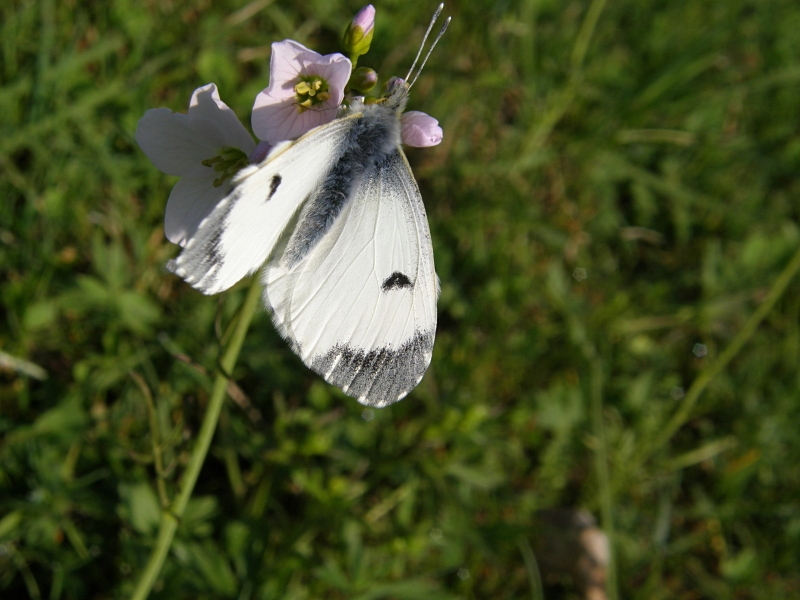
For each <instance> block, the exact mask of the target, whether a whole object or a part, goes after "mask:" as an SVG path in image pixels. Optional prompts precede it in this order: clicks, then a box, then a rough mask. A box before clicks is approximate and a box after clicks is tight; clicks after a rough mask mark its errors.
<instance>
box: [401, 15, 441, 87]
mask: <svg viewBox="0 0 800 600" xmlns="http://www.w3.org/2000/svg"><path fill="white" fill-rule="evenodd" d="M440 7H441V5H440ZM431 25H433V23H431ZM448 25H450V17H447V19H445V22H444V25H442V28H441V29H440V30H439V35H437V36H436V39H435V40H433V43H432V44H431V47H430V49H429V50H428V53H427V54H426V55H425V59H424V60H423V61H422V64H421V65H420V66H419V69H417V74H416V75H414V80H413V81H412V82H411V83H409V84H408V89H411V86H412V85H414V83H415V82H416V81H417V78H418V77H419V75H420V73H422V69H423V67H424V66H425V63H426V62H428V58H430V55H431V52H433V49H434V48H436V44H438V43H439V40H440V39H442V36H443V35H444V32H445V31H447V26H448ZM426 37H427V36H426ZM424 43H425V42H424V41H423V44H424Z"/></svg>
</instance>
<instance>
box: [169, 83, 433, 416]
mask: <svg viewBox="0 0 800 600" xmlns="http://www.w3.org/2000/svg"><path fill="white" fill-rule="evenodd" d="M398 81H399V83H396V84H395V85H390V88H389V92H388V94H387V96H386V97H385V98H384V99H382V100H381V101H379V102H378V103H375V104H363V103H362V102H359V101H357V100H356V101H353V102H352V103H351V105H350V106H349V107H348V108H347V109H346V111H345V114H344V115H343V116H342V117H341V118H339V119H336V120H334V121H332V122H331V123H328V124H326V125H322V126H319V127H317V128H315V129H313V130H311V131H309V132H308V133H306V134H305V135H303V136H301V137H300V138H298V139H297V140H295V141H293V142H286V143H282V144H281V145H279V146H277V147H276V148H275V149H273V151H272V153H271V154H270V155H269V156H268V157H267V158H266V159H265V160H264V161H263V162H262V163H261V164H259V165H252V166H250V167H247V168H246V169H244V170H242V171H240V172H239V173H238V174H237V176H236V177H235V178H234V180H233V184H234V188H233V190H232V191H231V193H230V194H229V195H228V196H227V197H225V198H224V199H223V200H222V202H220V203H219V205H217V207H216V208H215V209H214V211H213V212H212V213H211V214H210V215H209V216H208V217H207V218H206V219H205V220H204V221H203V222H202V223H201V224H200V227H199V228H198V230H197V233H196V234H195V235H194V236H193V237H192V238H191V239H190V240H189V241H188V243H187V244H186V247H185V248H184V250H183V252H182V253H181V255H180V256H179V257H178V259H177V260H176V262H175V265H174V270H175V272H176V273H177V274H178V275H180V276H181V277H183V278H184V279H185V280H186V281H187V282H189V283H190V284H191V285H193V286H194V287H196V288H197V289H199V290H200V291H202V292H203V293H206V294H213V293H217V292H220V291H223V290H224V289H227V288H228V287H230V286H231V285H233V284H234V283H236V282H237V281H238V280H240V279H241V278H242V277H244V276H246V275H247V274H249V273H252V272H254V271H255V270H257V269H258V268H259V267H261V266H262V264H264V263H265V262H266V266H265V267H264V269H263V271H262V280H263V282H264V301H265V304H266V306H267V307H268V308H269V309H270V310H271V312H272V315H273V321H274V323H275V325H276V327H277V329H278V331H279V332H280V333H281V334H282V335H283V336H284V338H286V339H287V341H288V342H289V343H290V345H291V347H292V349H293V350H294V351H295V352H296V353H297V354H298V355H299V356H300V358H301V359H302V360H303V362H305V363H306V365H308V366H309V367H310V368H311V369H313V370H314V371H316V372H317V373H319V374H320V375H322V376H323V377H324V378H325V379H326V380H327V381H328V382H330V383H332V384H334V385H337V386H338V387H340V388H341V389H343V390H344V391H345V392H346V393H347V394H349V395H351V396H353V397H355V398H357V399H358V400H359V402H361V403H362V404H366V405H370V406H385V405H387V404H391V403H392V402H396V401H397V400H399V399H401V398H403V397H404V396H405V395H406V394H407V393H408V392H409V391H410V390H411V389H413V387H414V386H416V384H417V383H418V382H419V381H420V379H421V378H422V376H423V374H424V373H425V370H426V369H427V367H428V364H429V363H430V360H431V353H432V349H433V340H434V335H435V330H436V300H437V298H438V293H439V283H438V278H437V277H436V273H435V271H434V266H433V249H432V246H431V239H430V232H429V229H428V223H427V218H426V215H425V208H424V206H423V204H422V198H421V195H420V192H419V188H418V186H417V184H416V181H415V180H414V177H413V174H412V173H411V169H410V167H409V165H408V162H407V161H406V159H405V156H404V154H403V152H402V150H401V148H400V122H399V117H400V114H401V112H402V110H403V108H404V107H405V103H406V98H407V86H406V85H405V84H404V83H403V82H402V81H401V80H398Z"/></svg>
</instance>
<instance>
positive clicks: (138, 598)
mask: <svg viewBox="0 0 800 600" xmlns="http://www.w3.org/2000/svg"><path fill="white" fill-rule="evenodd" d="M260 291H261V284H260V282H259V277H258V275H255V276H254V277H253V279H252V281H251V283H250V288H249V289H248V290H247V296H245V299H244V303H243V304H242V308H241V310H240V311H239V318H238V321H237V322H236V328H235V329H234V331H233V336H232V337H231V339H230V341H229V342H228V344H227V346H226V347H225V352H224V353H223V355H222V360H221V361H220V366H219V367H218V368H217V374H216V376H215V378H214V386H213V388H212V389H211V398H210V400H209V402H208V408H207V409H206V414H205V416H204V417H203V423H202V425H201V427H200V433H199V434H198V436H197V441H196V442H195V446H194V448H193V449H192V454H191V456H190V457H189V462H188V464H187V465H186V470H185V471H184V473H183V478H182V480H181V483H180V488H179V491H178V495H177V496H176V497H175V499H174V500H173V502H172V504H171V506H170V507H169V509H167V510H164V511H163V512H162V513H161V525H160V527H159V530H158V538H157V539H156V545H155V547H154V548H153V551H152V552H151V554H150V558H149V559H148V561H147V566H146V567H145V570H144V571H143V572H142V574H141V576H140V577H139V581H138V582H137V584H136V589H135V590H134V592H133V595H132V596H131V600H145V598H147V596H148V595H149V594H150V590H152V589H153V585H154V584H155V582H156V578H157V577H158V575H159V573H160V572H161V568H162V567H163V565H164V561H165V560H166V558H167V554H168V553H169V549H170V547H171V546H172V540H173V539H174V538H175V532H176V531H177V529H178V523H179V522H180V518H181V516H182V515H183V511H184V510H185V509H186V505H187V504H188V503H189V498H191V496H192V491H193V490H194V486H195V484H196V483H197V478H198V476H199V475H200V469H201V468H202V467H203V463H204V462H205V459H206V455H207V454H208V449H209V447H210V446H211V440H212V439H213V437H214V431H215V430H216V428H217V421H219V414H220V411H221V410H222V403H223V401H224V400H225V396H226V394H225V392H226V391H227V388H228V375H229V374H230V373H231V371H233V367H234V366H235V365H236V359H237V358H239V351H240V350H241V349H242V343H243V342H244V338H245V335H246V334H247V329H248V328H249V327H250V321H251V320H252V318H253V313H254V312H255V308H256V306H257V304H258V298H259V296H260Z"/></svg>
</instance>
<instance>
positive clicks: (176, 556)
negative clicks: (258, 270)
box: [0, 0, 800, 600]
mask: <svg viewBox="0 0 800 600" xmlns="http://www.w3.org/2000/svg"><path fill="white" fill-rule="evenodd" d="M360 6H361V5H360V4H358V3H353V2H343V1H340V0H303V1H297V2H289V1H288V0H275V1H273V2H270V1H268V0H255V1H253V2H250V3H247V2H246V1H245V0H220V1H215V2H211V0H171V1H164V2H153V1H146V2H141V1H134V0H127V1H126V0H119V1H115V2H108V3H101V2H80V1H79V0H64V1H60V2H57V1H55V0H41V1H28V2H25V1H16V0H9V1H7V2H4V3H3V5H2V8H0V13H2V25H1V27H2V33H1V34H0V56H1V57H2V58H1V59H0V172H1V173H2V176H1V177H0V198H1V200H0V270H1V272H0V294H2V309H1V310H2V319H1V320H0V351H2V354H0V358H1V359H2V361H0V365H2V367H1V368H0V596H2V597H3V598H14V599H16V598H50V599H59V598H65V599H79V598H92V599H105V598H117V597H124V596H126V595H128V594H130V592H131V591H132V589H133V585H134V583H135V581H136V578H137V577H138V575H139V573H140V572H141V570H142V569H143V566H144V564H145V562H146V560H147V557H148V555H149V552H150V549H151V548H152V546H153V543H154V537H155V532H156V530H157V527H158V521H159V512H160V508H159V491H158V488H159V487H161V488H162V491H163V492H164V493H165V494H166V495H167V496H168V497H172V496H173V495H174V493H175V484H176V482H177V480H178V477H179V475H180V473H181V471H182V468H183V465H184V464H185V462H186V460H187V457H188V455H189V452H190V450H191V447H192V440H193V439H194V437H195V435H196V432H197V429H198V426H199V422H200V419H201V418H202V415H203V412H204V407H205V405H206V403H207V400H208V395H209V388H210V376H209V375H208V374H207V373H208V372H210V371H213V370H214V368H215V366H216V364H217V354H218V349H219V344H218V341H217V340H218V337H219V335H220V333H219V332H220V331H221V330H222V329H224V327H225V325H226V324H227V323H228V322H229V321H230V319H231V318H232V316H233V314H234V312H235V310H236V308H237V307H238V306H239V304H240V302H241V300H242V297H243V294H244V289H243V288H241V287H240V288H237V289H235V290H233V291H232V292H229V293H227V294H224V295H223V297H219V298H216V297H212V298H209V297H203V296H201V295H200V294H199V293H197V292H195V291H194V290H193V289H191V288H190V287H189V286H188V285H186V284H185V283H183V282H182V281H181V280H180V279H178V278H176V277H175V276H173V275H171V274H169V273H168V272H167V271H166V269H165V263H166V261H167V260H168V259H169V258H171V257H174V256H175V255H176V247H175V246H173V245H171V244H169V243H168V242H167V241H166V240H165V239H164V236H163V229H162V218H163V212H164V206H165V203H166V199H167V196H168V194H169V190H170V188H171V186H172V185H173V184H174V182H175V178H172V177H168V176H166V175H163V174H161V173H160V172H158V171H157V170H156V169H155V167H153V166H152V165H151V164H150V163H149V161H148V160H147V158H146V157H145V156H144V154H143V153H142V152H141V151H140V150H139V149H138V147H137V146H136V144H135V142H134V140H133V133H134V131H135V128H136V123H137V121H138V119H139V118H140V117H141V116H142V114H143V113H144V112H145V111H146V110H147V109H149V108H155V107H161V106H164V107H168V108H170V109H172V110H175V111H182V112H185V111H186V108H187V106H188V100H189V97H190V95H191V92H192V90H194V89H195V88H196V87H199V86H200V85H203V84H206V83H209V82H212V81H213V82H215V83H216V84H217V85H218V86H219V88H220V94H221V96H222V99H223V100H224V101H226V102H227V103H228V104H229V105H230V106H231V107H232V108H233V109H234V110H235V111H236V113H237V114H238V115H239V117H240V118H241V119H242V120H243V121H244V122H245V123H249V115H250V109H251V107H252V103H253V99H254V98H255V95H256V93H257V92H258V91H259V90H260V89H262V88H263V87H265V86H266V85H267V82H268V74H269V44H270V43H271V42H273V41H278V40H282V39H284V38H289V37H290V38H293V39H296V40H298V41H301V42H303V43H305V44H307V45H309V46H311V47H313V48H314V49H316V50H318V51H321V52H323V53H329V52H333V51H337V50H339V45H338V40H339V37H340V35H341V33H342V31H343V30H344V28H345V26H346V24H347V23H348V21H349V20H350V18H351V17H352V15H353V14H354V13H355V11H356V10H358V9H359V8H360ZM376 8H377V11H378V12H377V14H378V19H377V25H376V35H375V40H374V42H373V45H372V50H371V51H370V53H369V54H367V55H366V56H365V57H362V59H361V60H360V61H359V64H360V65H363V66H371V67H374V68H376V69H377V70H378V72H379V73H380V75H381V76H382V77H383V78H386V77H388V76H390V75H403V74H405V71H406V70H407V68H408V66H409V65H410V61H411V59H412V58H413V55H414V53H415V52H416V49H417V46H418V43H419V40H420V38H421V36H422V33H423V31H424V28H425V26H426V25H427V22H428V19H429V17H430V14H431V12H432V11H433V8H434V5H433V4H431V3H428V2H414V3H409V2H401V1H399V0H386V1H384V2H378V3H376ZM445 14H451V15H452V16H453V22H452V25H451V27H450V30H449V31H448V33H447V34H446V36H445V37H444V38H443V40H442V42H441V43H440V45H439V47H438V49H437V51H436V52H435V53H434V55H433V57H432V59H431V61H430V62H429V65H428V67H427V68H426V71H425V73H424V74H423V76H422V77H421V78H420V80H419V82H418V83H417V85H416V86H415V87H414V90H413V95H412V98H411V102H410V105H409V109H412V110H423V111H425V112H427V113H429V114H431V115H433V116H435V117H436V118H438V119H439V120H440V122H441V125H442V127H443V129H444V132H445V138H444V141H443V143H442V144H441V145H440V146H437V147H435V148H432V149H426V150H413V149H412V150H410V151H409V152H408V154H409V158H410V161H411V162H412V165H413V167H414V171H415V174H416V176H417V178H418V180H419V183H420V186H421V189H422V193H423V197H424V199H425V204H426V206H427V210H428V215H429V218H430V223H431V230H432V237H433V244H434V251H435V257H436V266H437V271H438V273H439V276H440V278H441V280H442V295H441V298H440V300H439V328H438V334H437V339H436V347H435V350H434V355H433V363H432V365H431V367H430V369H429V371H428V373H427V375H426V376H425V378H424V380H423V381H422V383H421V384H420V385H419V387H418V388H417V389H416V390H415V391H414V392H413V393H412V394H411V395H410V396H409V397H408V398H407V399H405V400H403V401H402V402H400V403H398V404H396V405H394V406H392V407H390V408H386V409H383V410H370V409H366V410H365V409H364V407H362V406H360V405H358V404H357V403H356V402H355V401H354V400H352V399H349V398H347V397H345V396H344V395H343V394H341V393H340V392H339V391H338V390H336V389H334V388H332V387H330V386H328V385H327V384H325V383H324V382H323V381H322V380H321V379H320V378H319V377H317V376H315V375H314V374H313V373H311V372H310V371H309V370H307V369H306V368H305V367H304V366H303V365H302V363H301V362H300V360H299V359H298V358H297V357H296V356H294V354H293V353H292V352H291V351H290V350H289V348H288V347H287V345H286V344H285V343H284V342H283V341H282V340H281V339H280V337H279V336H278V335H277V334H276V333H275V331H274V329H273V327H272V325H271V323H270V319H269V317H268V315H266V314H265V313H264V312H263V311H260V312H259V314H258V315H257V317H256V319H255V321H254V323H253V325H252V326H251V329H250V332H249V334H248V336H247V339H246V341H245V346H244V349H243V351H242V354H241V356H240V359H239V362H238V365H237V367H236V370H235V373H234V375H235V379H236V381H237V382H238V384H239V386H240V388H241V391H242V393H243V394H244V395H246V398H247V399H249V401H250V403H251V405H252V409H251V410H249V411H246V410H242V409H241V408H240V407H239V406H237V405H236V404H235V403H233V402H228V403H227V404H226V406H225V408H224V410H223V413H222V416H221V419H220V423H219V429H218V432H217V435H216V437H215V439H214V443H213V445H212V448H211V452H210V454H209V456H208V459H207V461H206V464H205V467H204V469H203V471H202V473H201V476H200V480H199V482H198V486H197V488H196V490H195V493H194V497H193V500H192V502H191V503H190V505H189V508H188V509H187V512H186V513H185V514H184V517H183V519H182V521H181V524H180V528H179V530H178V534H177V537H176V540H175V543H174V544H173V547H172V551H171V553H170V555H169V557H168V559H167V562H166V565H165V567H164V569H163V572H162V576H161V577H160V578H159V580H158V582H157V584H156V588H155V590H154V592H153V594H152V596H151V597H152V598H163V599H167V598H170V599H174V598H236V599H242V600H244V599H248V598H259V599H261V598H263V599H272V598H291V599H302V598H334V599H336V598H341V599H345V598H348V599H349V598H359V599H379V598H401V599H404V598H536V597H537V592H536V587H537V586H536V581H535V580H536V577H535V572H534V570H533V569H531V565H530V561H528V563H527V566H526V560H525V557H526V556H530V549H531V548H535V547H536V539H537V533H538V532H537V526H536V518H535V516H536V514H537V511H539V510H541V509H546V508H553V507H580V508H584V509H587V510H589V511H591V512H592V513H593V514H594V515H595V516H597V518H598V519H599V520H600V522H601V524H602V526H603V527H604V529H605V531H606V532H607V533H608V534H609V535H610V536H611V537H612V540H613V548H614V553H615V558H616V565H615V568H614V569H613V572H612V580H613V581H616V582H617V585H618V588H619V594H620V597H624V598H685V599H696V598H770V599H771V598H797V597H798V596H800V435H798V429H799V425H800V372H799V371H798V368H797V364H798V357H799V356H800V327H799V319H798V317H800V294H798V292H800V281H794V280H793V281H791V283H790V284H789V286H788V288H787V289H786V291H785V293H783V294H782V295H781V296H780V297H779V298H778V299H777V302H776V303H775V305H774V307H773V308H772V309H771V310H770V311H769V312H768V314H767V315H766V318H765V319H764V320H763V321H762V322H761V323H760V325H759V326H758V327H757V328H756V329H755V330H754V331H753V333H752V335H749V336H745V338H740V341H744V342H746V343H745V344H744V345H743V346H742V347H741V349H740V350H739V351H738V352H736V353H734V355H733V356H732V361H731V362H730V363H729V364H727V366H726V368H725V369H723V370H722V371H721V372H714V365H715V364H719V363H718V362H716V361H718V360H719V359H720V356H721V355H722V353H723V351H724V349H725V348H726V347H728V346H729V344H731V342H732V341H733V340H734V338H735V336H736V335H737V334H739V333H740V332H742V331H744V329H743V328H744V327H745V324H746V322H747V319H748V318H750V316H751V315H752V314H753V313H754V311H755V310H756V308H757V307H758V306H759V305H760V304H761V303H762V302H764V301H765V299H767V298H773V297H774V295H773V296H769V294H770V290H771V289H773V285H774V284H775V282H776V281H777V280H778V276H779V274H780V273H781V272H782V271H783V270H784V269H785V268H786V266H787V265H789V264H790V261H791V260H792V256H793V255H794V253H795V252H796V251H797V249H798V246H800V228H799V227H798V225H799V220H800V210H799V209H798V207H799V206H800V205H799V204H798V198H800V177H799V175H800V4H798V3H797V1H796V0H767V1H756V0H706V1H699V0H674V1H671V2H662V1H658V0H635V1H634V0H627V1H616V2H614V1H611V0H610V1H609V2H607V3H606V2H603V1H602V0H594V1H590V0H575V1H566V0H564V1H559V0H523V1H513V0H508V1H499V2H488V1H485V0H481V1H466V0H458V1H450V2H448V3H447V6H446V12H445ZM778 291H780V290H778ZM698 377H701V378H705V379H704V381H706V382H707V383H708V385H707V387H706V388H705V389H704V390H700V389H699V388H698V387H697V386H695V388H694V390H695V391H694V392H690V391H689V390H690V389H691V388H692V384H693V382H695V381H696V380H697V378H698ZM697 391H702V392H703V393H702V394H700V395H699V396H698V395H697V394H696V393H695V392H697ZM687 393H689V394H694V395H693V396H692V395H690V396H687V395H686V394H687ZM148 398H150V399H151V400H152V403H153V405H154V407H155V410H154V414H153V415H152V416H153V419H152V422H154V423H155V427H156V429H157V430H158V431H160V432H161V435H162V436H163V445H164V460H165V463H166V471H167V472H166V477H165V478H164V479H161V480H160V481H161V483H160V485H157V481H156V480H157V478H156V475H155V470H154V468H153V453H152V448H153V446H152V439H151V435H152V431H153V429H152V427H151V420H149V419H148ZM687 398H689V401H687ZM695 399H696V400H697V401H696V403H693V402H694V400H695ZM687 402H688V403H687ZM692 403H693V404H692ZM681 407H683V409H682V408H681ZM684 409H691V410H688V412H686V410H684ZM682 410H683V411H684V412H685V413H686V414H685V418H684V417H683V416H682V415H683V413H681V412H678V411H682ZM675 415H677V417H675ZM671 419H672V420H671ZM612 588H613V586H612ZM545 591H546V592H547V594H548V596H547V597H548V598H577V597H580V591H579V590H578V588H576V587H575V586H574V585H572V584H570V582H569V581H568V580H566V579H565V580H563V581H553V580H548V581H545ZM612 594H613V589H612Z"/></svg>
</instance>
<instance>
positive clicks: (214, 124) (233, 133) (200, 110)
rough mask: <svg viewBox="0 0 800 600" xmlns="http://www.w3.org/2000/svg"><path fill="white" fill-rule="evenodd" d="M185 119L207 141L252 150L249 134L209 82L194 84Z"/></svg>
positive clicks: (252, 144)
mask: <svg viewBox="0 0 800 600" xmlns="http://www.w3.org/2000/svg"><path fill="white" fill-rule="evenodd" d="M189 121H190V122H191V123H192V124H193V125H194V126H195V127H196V128H197V130H198V132H200V133H201V134H202V135H203V136H204V137H205V139H206V140H207V143H209V144H215V145H217V147H218V148H223V147H226V146H230V147H232V148H238V149H239V150H241V151H242V152H244V153H245V154H250V153H251V152H252V151H253V150H255V147H256V144H255V142H254V141H253V137H252V136H251V135H250V134H249V133H248V132H247V129H245V127H244V125H242V122H241V121H239V118H238V117H237V116H236V113H234V112H233V111H232V110H231V109H230V108H229V107H228V105H227V104H225V103H224V102H223V101H222V100H220V98H219V92H218V91H217V86H216V85H214V84H213V83H209V84H208V85H204V86H203V87H201V88H197V89H196V90H195V91H194V93H193V94H192V99H191V101H190V102H189Z"/></svg>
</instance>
